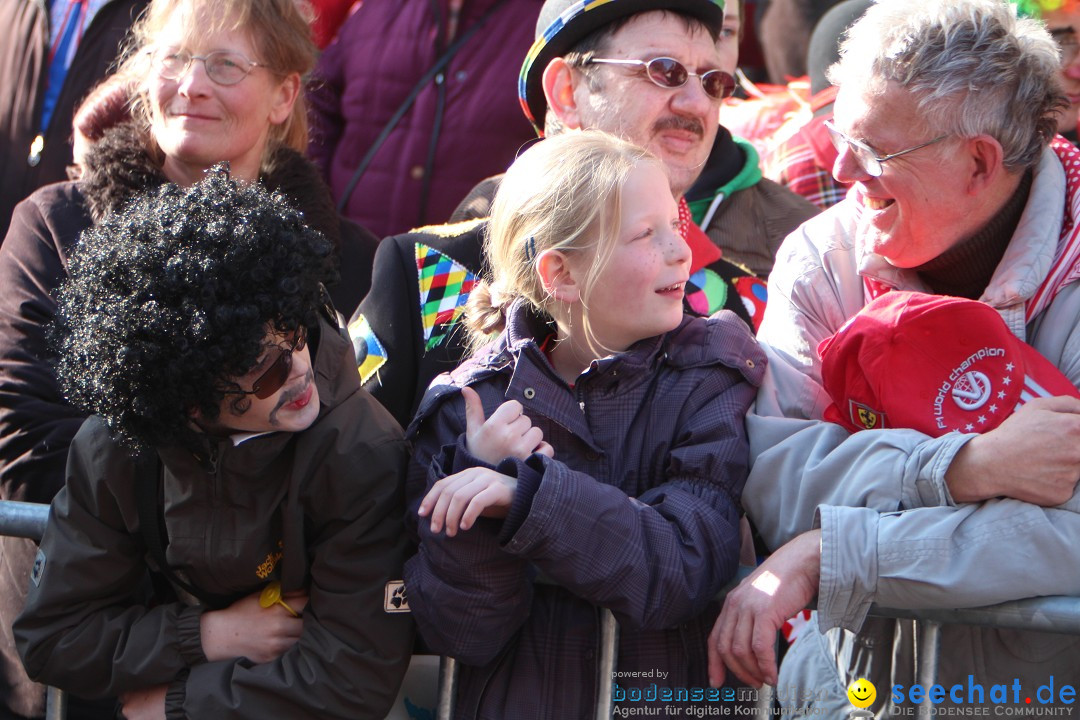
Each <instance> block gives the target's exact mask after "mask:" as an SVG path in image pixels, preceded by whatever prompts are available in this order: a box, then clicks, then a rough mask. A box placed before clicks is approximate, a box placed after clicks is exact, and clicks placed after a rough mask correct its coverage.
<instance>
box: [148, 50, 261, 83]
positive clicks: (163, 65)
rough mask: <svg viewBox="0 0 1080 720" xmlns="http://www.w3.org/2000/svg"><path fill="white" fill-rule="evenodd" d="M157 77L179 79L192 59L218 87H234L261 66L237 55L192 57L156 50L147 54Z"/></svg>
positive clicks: (221, 53) (223, 53) (225, 52)
mask: <svg viewBox="0 0 1080 720" xmlns="http://www.w3.org/2000/svg"><path fill="white" fill-rule="evenodd" d="M150 58H151V63H152V64H153V66H154V69H155V70H156V71H157V74H158V75H159V76H160V77H162V78H164V79H166V80H179V79H180V78H182V77H183V76H184V75H185V74H187V71H188V69H189V68H190V67H191V63H192V62H193V61H195V60H201V61H202V64H203V67H205V68H206V75H207V76H208V77H209V78H210V79H211V80H213V81H214V82H216V83H217V84H218V85H235V84H237V83H238V82H240V81H241V80H243V79H244V78H246V77H247V76H248V73H250V72H251V71H252V70H253V69H254V68H257V67H263V66H262V65H261V64H260V63H257V62H255V61H254V60H250V59H248V58H247V57H246V56H244V55H242V54H241V53H238V52H232V51H229V50H215V51H214V52H211V53H207V54H206V55H192V54H191V53H189V52H187V51H185V50H177V49H176V48H158V49H156V50H153V51H151V53H150Z"/></svg>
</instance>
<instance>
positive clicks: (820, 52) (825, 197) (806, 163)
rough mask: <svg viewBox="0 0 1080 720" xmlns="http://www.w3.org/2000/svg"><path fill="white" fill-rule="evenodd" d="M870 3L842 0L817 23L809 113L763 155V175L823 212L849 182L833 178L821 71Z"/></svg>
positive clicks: (829, 103) (827, 92)
mask: <svg viewBox="0 0 1080 720" xmlns="http://www.w3.org/2000/svg"><path fill="white" fill-rule="evenodd" d="M868 7H870V0H843V2H841V3H839V4H838V5H836V6H835V7H833V8H832V9H830V10H829V11H828V12H827V13H825V15H824V16H823V17H822V18H821V20H820V21H818V24H817V26H816V27H815V28H814V32H813V34H812V35H811V36H810V49H809V51H808V53H807V64H808V66H809V72H810V92H811V95H810V99H809V104H810V111H811V112H812V113H813V115H812V117H810V119H809V120H807V121H806V123H805V124H804V125H802V127H800V128H799V129H798V130H797V131H796V132H795V133H794V134H793V135H791V137H789V138H787V139H784V140H782V141H780V142H779V143H777V144H775V145H773V146H771V147H770V149H769V150H768V151H767V152H765V153H763V154H762V158H761V167H762V172H764V174H765V177H767V178H770V179H772V180H775V181H776V182H778V183H780V184H781V185H783V186H785V187H787V188H788V189H789V190H791V191H792V192H794V193H796V194H798V195H801V196H803V197H804V198H806V199H807V200H809V201H810V202H812V203H814V204H815V205H817V206H818V207H819V208H821V209H822V210H824V209H826V208H828V207H832V206H833V205H835V204H836V203H838V202H840V201H841V200H843V199H844V195H846V194H847V190H848V187H850V185H849V184H848V183H841V182H839V181H838V180H836V178H834V177H833V174H832V168H833V164H834V163H835V162H836V157H837V154H838V153H837V151H836V148H835V147H834V146H833V144H832V141H831V140H830V138H829V132H828V130H827V129H826V128H825V122H826V121H828V120H831V119H832V116H833V109H832V108H833V100H835V99H836V88H835V87H833V86H832V85H830V84H829V81H828V79H826V77H825V71H826V70H828V68H829V66H830V65H832V64H833V63H835V62H836V61H837V60H838V59H839V49H838V47H839V45H838V43H839V41H840V39H841V38H842V37H843V34H844V31H845V30H847V28H848V26H850V25H851V24H852V23H853V22H855V21H856V20H858V19H859V17H861V16H862V14H863V13H864V12H865V11H866V8H868Z"/></svg>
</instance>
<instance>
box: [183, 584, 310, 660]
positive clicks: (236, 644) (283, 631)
mask: <svg viewBox="0 0 1080 720" xmlns="http://www.w3.org/2000/svg"><path fill="white" fill-rule="evenodd" d="M261 594H262V592H261V591H259V592H254V593H252V594H251V595H248V596H247V597H243V598H240V599H239V600H237V601H236V602H234V603H233V604H232V605H230V606H229V607H227V608H223V609H221V610H209V611H207V612H205V613H203V615H202V617H201V618H200V619H199V631H200V638H201V640H202V647H203V655H205V656H206V659H207V660H209V661H210V662H214V661H216V660H232V659H233V658H238V657H246V658H248V659H249V660H252V661H254V662H256V663H264V662H270V661H271V660H277V659H278V658H279V657H281V655H282V654H283V653H284V652H285V651H286V650H288V649H289V648H291V647H292V646H293V645H294V644H295V643H296V641H297V640H299V639H300V632H301V630H303V627H304V621H303V619H302V618H300V617H293V616H292V614H290V613H289V611H288V610H286V609H285V608H283V607H282V606H281V605H271V606H270V607H268V608H264V607H262V605H260V604H259V596H260V595H261ZM282 599H283V600H284V601H285V602H287V603H288V604H289V607H291V608H292V609H293V610H295V611H296V612H297V614H301V613H303V611H304V606H305V605H307V602H308V596H307V593H303V592H299V593H297V592H290V593H286V594H284V595H283V596H282Z"/></svg>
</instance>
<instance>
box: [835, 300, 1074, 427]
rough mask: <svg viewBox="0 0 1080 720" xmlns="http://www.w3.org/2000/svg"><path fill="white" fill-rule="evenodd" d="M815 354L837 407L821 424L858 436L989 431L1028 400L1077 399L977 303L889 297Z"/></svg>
mask: <svg viewBox="0 0 1080 720" xmlns="http://www.w3.org/2000/svg"><path fill="white" fill-rule="evenodd" d="M818 354H819V355H820V356H821V377H822V383H823V385H824V386H825V391H826V392H827V393H829V397H830V398H832V401H833V402H832V405H830V406H829V408H828V409H827V410H826V411H825V419H826V420H829V421H831V422H835V423H838V424H840V425H843V426H844V427H846V428H847V429H848V430H850V431H852V432H855V431H858V430H872V429H878V428H912V429H914V430H919V431H920V432H923V433H926V434H928V435H933V436H938V435H944V434H945V433H947V432H950V431H953V430H955V431H959V432H985V431H987V430H992V429H993V428H995V427H997V426H998V425H1000V424H1001V422H1002V421H1003V420H1004V419H1005V418H1007V417H1008V416H1009V415H1011V414H1012V413H1013V412H1014V411H1015V410H1016V409H1017V408H1019V407H1020V406H1021V405H1023V404H1024V403H1025V402H1027V401H1028V400H1031V399H1032V398H1036V397H1051V396H1057V395H1071V396H1073V397H1080V392H1078V391H1077V389H1076V387H1074V386H1073V384H1072V383H1071V382H1070V381H1069V379H1068V378H1067V377H1065V375H1064V374H1063V373H1062V372H1061V371H1060V370H1058V369H1057V368H1056V367H1054V366H1053V365H1052V364H1050V362H1049V361H1048V360H1047V359H1046V358H1044V357H1043V356H1042V355H1040V354H1039V353H1038V351H1036V350H1035V349H1034V348H1032V347H1031V346H1030V345H1028V344H1026V343H1024V342H1022V341H1021V340H1019V339H1018V338H1017V337H1016V336H1015V335H1013V334H1012V333H1011V332H1009V328H1008V327H1007V326H1006V325H1005V321H1004V320H1003V319H1002V317H1001V315H999V314H998V312H997V311H996V310H994V309H993V308H992V307H990V306H989V305H987V304H985V303H981V302H978V301H976V300H965V299H963V298H956V297H948V296H944V295H927V294H925V293H914V292H899V291H897V292H889V293H885V294H884V295H882V296H880V297H878V298H877V299H875V300H874V301H873V302H871V303H869V304H868V305H867V306H866V307H864V308H863V309H862V310H860V311H859V313H858V314H856V315H855V316H854V317H852V318H851V319H850V320H848V321H847V322H846V323H845V324H844V326H843V327H841V328H840V330H838V331H837V332H836V334H834V335H833V336H832V337H828V338H826V339H825V340H823V341H822V342H821V344H820V345H818Z"/></svg>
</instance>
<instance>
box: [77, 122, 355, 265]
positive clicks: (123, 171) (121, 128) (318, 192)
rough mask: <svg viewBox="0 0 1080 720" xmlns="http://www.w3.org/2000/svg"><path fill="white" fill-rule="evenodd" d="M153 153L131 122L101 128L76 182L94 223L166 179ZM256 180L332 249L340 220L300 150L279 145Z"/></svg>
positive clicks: (315, 170)
mask: <svg viewBox="0 0 1080 720" xmlns="http://www.w3.org/2000/svg"><path fill="white" fill-rule="evenodd" d="M155 154H156V153H154V152H152V151H150V150H148V149H147V144H146V142H145V135H144V134H143V133H142V132H140V131H139V129H138V128H137V127H136V125H135V124H134V123H132V122H128V123H123V124H121V125H117V126H116V127H113V128H110V129H109V130H107V131H105V135H104V136H103V137H102V138H101V140H99V141H98V142H96V143H95V144H94V145H93V146H92V147H91V149H90V152H89V153H88V154H87V157H86V163H85V168H84V170H83V176H82V179H81V180H80V181H79V188H80V190H81V191H82V193H83V195H84V197H85V198H86V204H87V207H88V208H89V210H90V217H91V218H92V219H93V221H94V223H99V222H101V220H102V219H103V218H104V217H105V216H106V215H108V214H109V213H111V212H114V211H116V210H119V209H120V208H121V207H123V206H124V205H125V204H127V203H128V202H129V201H131V200H132V199H133V198H135V197H136V196H138V195H140V194H142V193H144V192H147V191H148V190H152V189H154V188H157V187H159V186H160V185H163V184H165V183H167V182H169V179H168V178H167V177H165V173H164V172H163V171H162V168H161V162H160V159H159V158H157V157H155ZM259 179H260V181H261V182H262V183H263V185H265V186H266V187H267V189H269V190H272V191H277V192H280V193H281V194H282V195H284V196H285V197H286V198H287V199H288V200H289V202H290V203H292V204H293V205H294V206H295V207H296V208H298V209H300V210H302V211H303V213H304V219H305V221H306V222H307V223H308V225H310V226H311V227H313V228H315V229H316V230H318V231H319V232H321V233H322V234H323V235H325V236H326V237H327V238H328V239H329V240H330V241H331V242H332V243H333V244H334V247H335V248H339V247H340V246H341V227H340V219H339V217H338V214H337V210H335V208H334V201H333V198H332V197H331V196H330V190H329V189H328V188H327V187H326V184H325V183H324V182H323V179H322V176H321V175H320V174H319V171H318V168H316V167H315V165H314V164H312V163H311V162H310V161H308V160H307V159H306V158H305V157H304V156H303V155H301V154H300V153H298V152H296V151H295V150H293V149H291V148H286V147H279V148H278V149H277V150H275V151H273V152H272V153H270V155H269V157H268V158H267V159H266V160H265V161H264V163H263V167H262V168H261V170H260V178H259Z"/></svg>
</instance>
